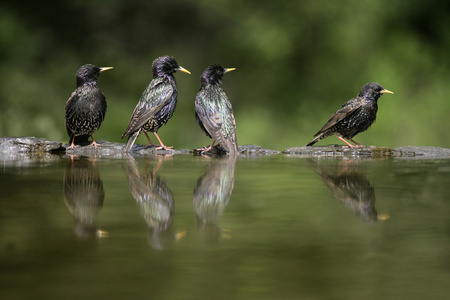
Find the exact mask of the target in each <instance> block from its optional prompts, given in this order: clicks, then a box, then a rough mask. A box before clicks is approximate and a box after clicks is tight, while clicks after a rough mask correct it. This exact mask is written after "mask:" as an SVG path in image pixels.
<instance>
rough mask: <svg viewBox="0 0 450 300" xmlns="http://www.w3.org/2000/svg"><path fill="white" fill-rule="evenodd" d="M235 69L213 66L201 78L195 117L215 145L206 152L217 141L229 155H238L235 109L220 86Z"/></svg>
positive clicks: (196, 99)
mask: <svg viewBox="0 0 450 300" xmlns="http://www.w3.org/2000/svg"><path fill="white" fill-rule="evenodd" d="M233 70H235V68H227V69H225V68H222V67H221V66H219V65H211V66H209V67H207V68H206V69H205V71H204V72H203V74H202V76H201V78H200V91H199V92H198V93H197V97H196V98H195V117H196V119H197V122H198V124H199V125H200V127H201V128H202V129H203V131H204V132H205V133H206V135H207V136H209V137H210V138H212V139H213V143H212V144H211V146H209V147H208V148H205V150H204V151H208V150H210V149H211V148H212V147H213V145H214V143H215V142H216V141H217V142H218V143H219V144H220V145H221V146H222V147H223V148H224V149H225V150H226V151H227V152H228V154H229V155H237V154H238V144H237V139H236V122H235V120H234V115H233V109H232V107H231V103H230V101H229V100H228V97H227V95H226V94H225V92H224V91H223V89H222V87H221V86H220V84H221V83H222V77H223V75H224V74H225V73H227V72H230V71H233Z"/></svg>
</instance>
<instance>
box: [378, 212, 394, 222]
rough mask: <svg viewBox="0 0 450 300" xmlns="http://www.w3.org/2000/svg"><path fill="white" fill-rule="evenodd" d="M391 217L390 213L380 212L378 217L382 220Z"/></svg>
mask: <svg viewBox="0 0 450 300" xmlns="http://www.w3.org/2000/svg"><path fill="white" fill-rule="evenodd" d="M390 217H391V216H390V215H388V214H378V215H377V219H378V220H380V221H385V220H387V219H389V218H390Z"/></svg>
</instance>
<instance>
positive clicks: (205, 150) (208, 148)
mask: <svg viewBox="0 0 450 300" xmlns="http://www.w3.org/2000/svg"><path fill="white" fill-rule="evenodd" d="M215 142H216V140H213V142H212V144H211V145H210V146H209V147H205V149H203V150H202V153H203V152H208V151H210V150H211V149H212V148H213V147H214V143H215Z"/></svg>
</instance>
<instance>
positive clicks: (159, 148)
mask: <svg viewBox="0 0 450 300" xmlns="http://www.w3.org/2000/svg"><path fill="white" fill-rule="evenodd" d="M171 149H173V146H171V147H168V146H164V145H161V146H159V147H156V148H155V150H171Z"/></svg>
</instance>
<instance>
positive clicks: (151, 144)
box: [144, 131, 156, 146]
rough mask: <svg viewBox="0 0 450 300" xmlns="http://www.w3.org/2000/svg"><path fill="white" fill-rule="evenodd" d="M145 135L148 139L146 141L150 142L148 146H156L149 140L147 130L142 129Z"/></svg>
mask: <svg viewBox="0 0 450 300" xmlns="http://www.w3.org/2000/svg"><path fill="white" fill-rule="evenodd" d="M144 134H145V136H146V137H147V139H148V143H149V144H150V146H156V145H155V144H153V142H152V140H150V137H149V136H148V134H147V132H145V131H144Z"/></svg>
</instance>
